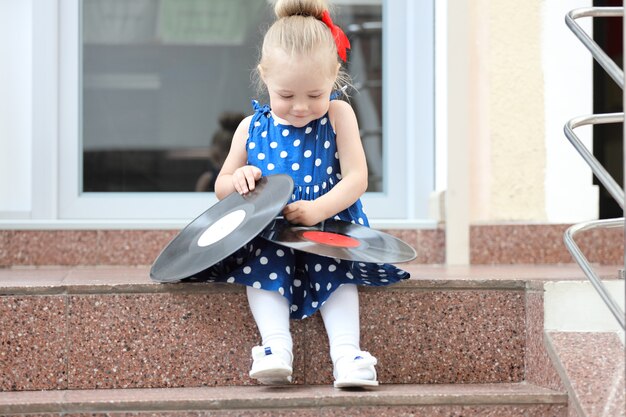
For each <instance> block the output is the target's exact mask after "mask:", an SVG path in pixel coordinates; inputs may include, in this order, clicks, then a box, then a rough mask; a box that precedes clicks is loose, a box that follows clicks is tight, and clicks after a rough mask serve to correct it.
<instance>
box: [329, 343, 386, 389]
mask: <svg viewBox="0 0 626 417" xmlns="http://www.w3.org/2000/svg"><path fill="white" fill-rule="evenodd" d="M377 363H378V360H377V359H376V358H375V357H373V356H372V355H370V354H369V352H362V351H361V352H357V353H356V354H354V356H353V355H350V356H343V357H341V358H339V359H338V360H337V362H336V363H335V367H334V368H335V369H334V371H333V375H334V377H335V384H334V385H335V388H362V387H376V386H378V381H377V380H376V369H375V368H374V365H376V364H377Z"/></svg>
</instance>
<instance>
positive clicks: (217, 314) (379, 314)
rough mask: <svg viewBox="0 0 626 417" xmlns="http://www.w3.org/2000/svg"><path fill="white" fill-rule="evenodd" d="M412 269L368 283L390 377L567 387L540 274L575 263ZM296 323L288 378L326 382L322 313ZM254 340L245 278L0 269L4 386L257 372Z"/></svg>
mask: <svg viewBox="0 0 626 417" xmlns="http://www.w3.org/2000/svg"><path fill="white" fill-rule="evenodd" d="M408 269H409V270H410V272H411V273H412V276H413V278H412V279H411V280H409V281H407V282H403V283H400V284H397V285H394V286H390V287H383V288H363V289H362V291H361V292H360V297H361V300H360V301H361V326H362V328H361V335H362V347H363V349H366V350H369V351H370V352H371V353H372V354H374V355H375V356H377V357H378V359H379V366H378V371H379V379H380V381H381V382H382V383H385V384H416V383H417V384H446V383H448V384H449V383H462V384H472V383H502V382H506V383H510V382H522V381H528V382H541V385H543V386H548V387H551V388H558V387H559V383H558V376H555V375H556V374H555V371H554V370H553V369H552V368H551V365H550V364H549V360H548V359H547V354H546V353H545V351H544V348H543V280H545V279H550V277H552V279H559V280H563V279H568V278H571V279H580V278H581V275H582V273H581V272H580V271H579V270H578V269H577V268H574V267H571V266H543V267H537V266H525V267H520V266H498V267H488V266H478V267H461V268H453V267H441V266H439V267H434V266H412V267H411V268H408ZM615 271H616V269H615V268H611V267H607V268H604V269H599V270H598V273H599V274H600V275H602V276H606V275H615ZM292 332H293V334H294V353H295V363H294V368H295V370H294V383H295V384H296V385H328V384H330V383H331V382H332V380H333V378H332V364H331V362H330V358H329V355H328V343H327V340H326V335H325V332H324V327H323V323H322V321H321V319H320V318H319V315H315V316H314V317H311V318H308V319H306V320H302V321H294V322H292ZM258 343H259V340H258V334H257V330H256V326H255V324H254V322H253V320H252V317H251V315H250V313H249V311H248V308H247V303H246V299H245V292H244V289H243V287H241V286H235V285H227V284H202V283H185V284H166V285H164V284H157V283H153V282H151V281H150V279H149V277H148V267H136V268H129V267H118V268H111V267H108V268H102V267H101V268H84V267H79V268H59V267H56V268H54V267H53V268H8V269H0V368H1V369H0V391H24V390H26V391H27V390H50V389H55V390H57V389H60V390H63V389H72V390H76V389H117V388H174V387H201V386H236V385H253V384H254V381H252V380H251V379H250V378H249V377H248V371H249V367H250V363H251V359H250V349H251V348H252V347H253V346H254V345H256V344H258Z"/></svg>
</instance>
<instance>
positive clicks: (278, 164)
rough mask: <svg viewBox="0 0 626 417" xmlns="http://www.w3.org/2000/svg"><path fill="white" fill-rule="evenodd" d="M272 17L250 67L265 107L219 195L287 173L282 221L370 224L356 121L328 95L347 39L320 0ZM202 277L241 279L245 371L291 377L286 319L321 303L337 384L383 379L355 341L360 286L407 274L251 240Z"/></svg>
mask: <svg viewBox="0 0 626 417" xmlns="http://www.w3.org/2000/svg"><path fill="white" fill-rule="evenodd" d="M275 13H276V16H277V20H276V21H275V22H274V24H273V25H272V26H271V27H270V28H269V30H268V31H267V33H266V35H265V38H264V41H263V47H262V51H261V56H260V61H259V64H258V66H257V71H258V75H259V78H260V81H261V82H262V83H263V85H264V87H265V88H266V89H267V92H268V94H269V104H270V105H269V106H268V105H260V104H259V103H258V102H256V101H254V102H253V107H254V114H253V115H251V116H248V117H247V118H245V119H244V120H243V121H242V122H241V124H240V125H239V127H238V128H237V131H236V132H235V134H234V137H233V140H232V144H231V149H230V152H229V154H228V157H227V158H226V161H225V162H224V165H223V167H222V170H221V171H220V173H219V175H218V178H217V180H216V184H215V192H216V194H217V197H218V198H219V199H222V198H224V197H225V196H227V195H228V194H230V193H232V192H234V191H236V192H238V193H240V194H246V193H248V192H250V191H252V190H254V186H255V182H256V181H257V180H259V179H260V178H261V177H262V176H264V175H272V174H279V173H283V174H284V173H286V174H289V175H291V177H292V178H293V180H294V184H295V188H294V191H293V195H292V199H291V202H290V203H289V204H287V205H286V207H285V208H284V210H283V213H282V214H283V216H284V217H285V219H287V220H288V221H289V222H291V223H294V224H301V225H305V226H312V225H315V224H318V223H320V222H322V221H323V220H325V219H328V218H334V219H340V220H345V221H349V222H353V223H357V224H361V225H364V226H368V225H369V224H368V220H367V217H366V215H365V213H364V212H363V209H362V206H361V202H360V200H359V198H360V196H361V195H362V194H363V193H364V192H365V190H366V188H367V165H366V161H365V154H364V151H363V147H362V145H361V138H360V136H359V129H358V125H357V121H356V116H355V114H354V111H353V110H352V108H351V107H350V106H349V104H347V103H346V102H345V101H340V100H334V99H333V98H334V97H333V92H335V91H339V90H340V87H341V85H340V84H342V82H345V79H346V78H345V77H346V75H345V73H343V72H342V71H341V63H340V61H339V60H338V57H341V58H342V59H343V60H345V55H346V48H349V42H348V40H347V38H346V37H345V35H344V34H343V32H342V31H341V29H339V28H338V27H337V26H336V25H334V24H333V23H332V20H331V18H330V15H329V13H328V6H327V4H326V1H325V0H278V1H277V2H276V4H275ZM209 274H210V275H211V277H212V279H213V280H223V281H226V282H231V283H239V284H243V285H246V286H247V288H246V290H247V297H248V302H249V304H250V309H251V311H252V315H253V316H254V320H255V322H256V324H257V327H258V329H259V332H260V335H261V338H262V346H257V347H254V348H253V349H252V358H253V364H252V369H251V371H250V376H251V377H252V378H255V379H258V380H259V381H260V382H261V383H266V384H279V383H288V382H290V381H291V374H292V362H293V355H292V339H291V333H290V331H289V319H290V318H292V319H304V318H306V317H308V316H311V315H312V314H314V313H315V312H316V311H317V310H320V312H321V315H322V319H323V321H324V326H325V328H326V331H327V333H328V339H329V343H330V356H331V359H332V362H333V366H334V372H333V374H334V377H335V383H334V385H335V386H336V387H339V388H343V387H364V386H375V385H378V381H377V377H376V370H375V368H374V365H376V362H377V361H376V358H374V357H373V356H372V355H370V354H369V353H367V352H364V351H362V350H361V347H360V344H359V343H360V342H359V338H360V335H359V298H358V292H357V285H372V286H378V285H388V284H391V283H394V282H397V281H399V280H402V279H407V278H409V274H408V273H407V272H405V271H402V270H400V269H398V268H396V267H394V266H392V265H389V264H373V263H364V262H351V261H345V260H339V259H332V258H326V257H321V256H317V255H314V254H310V253H304V252H300V251H294V250H292V249H288V248H285V247H282V246H279V245H277V244H274V243H272V242H269V241H266V240H264V239H261V238H258V237H257V238H255V239H254V240H252V241H251V242H250V243H249V244H248V245H246V246H244V247H243V248H241V249H240V250H239V251H238V252H236V253H235V254H233V255H232V256H230V257H229V258H227V259H225V260H224V261H222V262H220V263H218V264H217V265H216V266H214V267H212V268H211V271H210V272H209Z"/></svg>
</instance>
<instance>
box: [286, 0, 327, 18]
mask: <svg viewBox="0 0 626 417" xmlns="http://www.w3.org/2000/svg"><path fill="white" fill-rule="evenodd" d="M327 9H328V2H327V1H326V0H278V1H277V2H276V4H274V13H275V14H276V17H277V18H278V19H280V18H282V17H289V16H313V17H316V18H319V17H320V16H321V15H322V13H323V12H324V10H327Z"/></svg>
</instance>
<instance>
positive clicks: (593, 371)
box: [546, 331, 626, 417]
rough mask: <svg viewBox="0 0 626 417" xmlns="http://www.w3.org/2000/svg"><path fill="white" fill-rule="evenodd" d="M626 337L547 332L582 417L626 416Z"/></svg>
mask: <svg viewBox="0 0 626 417" xmlns="http://www.w3.org/2000/svg"><path fill="white" fill-rule="evenodd" d="M623 334H624V333H623V331H620V332H619V333H615V332H590V331H587V332H573V331H569V332H560V331H549V332H547V335H546V344H547V350H548V353H549V355H550V357H551V358H552V360H553V363H554V364H555V365H556V369H557V372H558V373H559V375H560V376H561V379H562V380H563V381H564V383H565V384H564V385H565V389H566V390H567V393H568V394H569V395H568V397H569V406H570V408H572V409H573V410H575V411H576V413H577V414H576V415H577V416H578V417H593V416H624V415H626V388H625V387H626V381H625V367H624V342H623V341H622V340H620V336H621V337H623Z"/></svg>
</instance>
